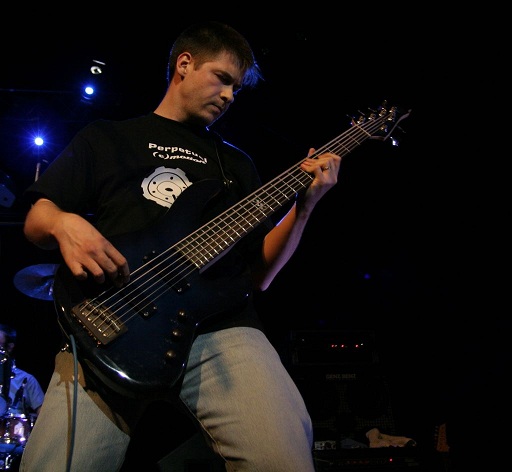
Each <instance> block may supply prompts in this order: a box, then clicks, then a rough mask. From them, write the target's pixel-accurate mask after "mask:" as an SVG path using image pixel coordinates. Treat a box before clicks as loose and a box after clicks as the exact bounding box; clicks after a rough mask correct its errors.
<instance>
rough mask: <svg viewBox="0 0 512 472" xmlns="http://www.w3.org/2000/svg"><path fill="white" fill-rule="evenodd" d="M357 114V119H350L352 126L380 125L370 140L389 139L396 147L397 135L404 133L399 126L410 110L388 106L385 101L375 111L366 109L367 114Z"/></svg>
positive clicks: (397, 142)
mask: <svg viewBox="0 0 512 472" xmlns="http://www.w3.org/2000/svg"><path fill="white" fill-rule="evenodd" d="M359 113H360V115H359V117H358V118H354V117H351V119H352V125H362V124H363V123H367V122H368V121H375V122H377V123H380V125H379V126H378V129H377V130H376V131H375V132H374V133H373V135H372V136H371V138H370V139H378V140H380V141H386V140H387V139H388V138H389V139H391V142H392V144H393V146H398V145H399V144H400V139H399V137H398V133H405V131H404V130H403V128H402V127H400V126H399V124H400V122H402V121H403V120H405V119H406V118H407V117H408V116H409V115H410V114H411V110H403V109H400V108H398V107H396V106H388V104H387V101H386V100H385V101H384V102H383V103H382V105H380V106H379V107H378V108H377V109H376V110H372V109H368V112H367V113H362V112H359Z"/></svg>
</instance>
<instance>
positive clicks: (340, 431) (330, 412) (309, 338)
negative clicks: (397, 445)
mask: <svg viewBox="0 0 512 472" xmlns="http://www.w3.org/2000/svg"><path fill="white" fill-rule="evenodd" d="M289 360H290V362H289V370H290V374H291V376H292V378H293V379H294V381H295V383H296V384H297V387H298V388H299V390H300V392H301V393H302V395H303V397H304V401H305V402H306V406H307V407H308V410H309V413H310V415H311V419H312V421H313V428H314V441H315V449H322V450H323V449H339V448H342V447H348V448H350V447H358V446H361V447H363V446H365V445H367V440H366V436H365V433H366V432H367V431H369V430H370V429H372V428H379V429H380V430H381V431H382V432H384V433H386V434H395V421H394V418H393V412H392V407H391V399H390V389H389V385H388V382H387V379H386V378H385V376H384V375H383V372H382V368H381V365H380V362H379V357H378V353H377V351H376V347H375V334H374V332H373V331H366V330H365V331H354V330H351V331H329V332H326V331H293V332H291V337H290V350H289Z"/></svg>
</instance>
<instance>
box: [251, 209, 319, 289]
mask: <svg viewBox="0 0 512 472" xmlns="http://www.w3.org/2000/svg"><path fill="white" fill-rule="evenodd" d="M309 216H310V211H306V210H305V209H301V211H298V209H297V205H293V206H292V208H291V209H290V211H289V212H288V213H287V214H286V215H285V216H284V217H283V218H282V219H281V220H280V221H279V223H278V224H277V225H276V226H275V227H274V228H273V229H272V231H270V232H269V233H268V234H267V236H266V237H265V240H264V241H263V247H262V261H261V265H260V266H259V267H258V268H257V269H256V270H255V277H254V283H255V288H257V289H259V290H266V289H267V288H268V287H269V285H270V284H271V282H272V280H274V278H275V276H276V275H277V274H278V273H279V271H280V270H281V269H282V268H283V267H284V266H285V265H286V263H287V262H288V261H289V260H290V258H291V257H292V255H293V254H294V253H295V251H296V249H297V247H298V245H299V243H300V240H301V238H302V234H303V232H304V228H305V227H306V223H307V221H308V220H309Z"/></svg>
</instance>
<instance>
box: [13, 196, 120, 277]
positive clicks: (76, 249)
mask: <svg viewBox="0 0 512 472" xmlns="http://www.w3.org/2000/svg"><path fill="white" fill-rule="evenodd" d="M23 230H24V234H25V236H26V237H27V239H28V240H29V241H31V242H32V243H34V244H35V245H36V246H39V247H40V248H42V249H56V248H59V249H60V252H61V254H62V257H63V258H64V261H65V262H66V264H67V266H68V267H69V269H70V270H71V272H72V273H73V275H74V276H75V277H77V278H78V279H80V280H83V279H86V278H87V277H88V274H90V275H91V276H92V277H93V278H94V279H95V280H96V281H97V282H98V283H102V282H104V281H105V275H107V276H108V277H109V278H110V279H111V280H112V281H113V282H114V284H116V285H118V286H120V285H122V284H124V283H126V282H127V281H128V280H129V268H128V262H127V261H126V258H125V257H124V256H123V255H122V254H121V253H120V252H119V251H118V250H117V249H116V248H115V247H114V246H113V245H112V244H111V243H110V242H109V241H108V240H107V239H106V238H105V237H104V236H103V235H102V234H101V233H100V232H99V231H98V230H97V229H96V228H95V227H94V226H93V225H92V224H91V223H89V222H88V221H87V220H86V219H84V218H82V217H81V216H79V215H77V214H74V213H69V212H65V211H63V210H61V209H60V208H59V207H58V206H57V205H55V204H54V203H53V202H52V201H50V200H48V199H46V198H41V199H39V200H38V201H37V202H36V203H35V204H34V205H33V206H32V208H31V209H30V211H29V212H28V214H27V218H26V219H25V225H24V228H23Z"/></svg>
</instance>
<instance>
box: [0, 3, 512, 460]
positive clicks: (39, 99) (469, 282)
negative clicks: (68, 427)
mask: <svg viewBox="0 0 512 472" xmlns="http://www.w3.org/2000/svg"><path fill="white" fill-rule="evenodd" d="M253 9H254V11H252V10H251V9H249V10H247V11H246V12H245V13H243V14H242V13H240V14H231V15H219V14H218V13H214V14H211V15H205V16H204V17H196V16H195V17H193V18H192V17H190V16H189V15H176V14H175V12H169V14H163V13H162V12H160V11H159V10H156V9H155V10H154V11H153V10H151V11H150V12H147V14H146V13H145V12H142V13H140V14H139V13H132V14H129V15H128V16H127V17H126V16H125V17H124V18H123V19H121V18H118V17H112V18H108V17H105V15H104V14H94V13H92V12H89V13H87V12H84V13H83V14H82V15H80V17H79V18H77V17H74V18H69V21H66V22H65V23H62V22H60V21H57V20H56V18H55V17H54V16H52V15H44V14H41V15H39V14H37V13H33V16H31V17H28V18H27V17H25V16H23V17H21V16H19V15H13V16H12V19H13V21H14V20H15V19H17V21H15V24H16V28H15V29H16V32H15V33H14V34H13V33H11V32H10V33H7V32H6V31H5V30H4V31H2V33H1V34H2V35H3V36H5V38H3V40H2V56H3V57H2V73H1V74H0V171H2V174H3V175H2V174H0V175H1V176H2V179H4V186H5V185H8V186H9V189H10V190H11V191H12V192H13V193H14V194H15V195H16V200H15V202H14V204H13V205H12V206H11V207H9V208H5V207H1V206H0V218H1V219H0V231H1V239H0V264H1V266H0V267H1V269H0V281H1V284H0V286H1V290H2V295H3V297H2V299H3V303H2V308H1V314H0V321H3V322H8V323H10V324H13V325H14V326H15V327H16V328H17V329H18V332H19V341H18V347H17V361H18V365H19V366H20V367H22V368H24V369H26V370H28V371H30V372H32V373H33V374H34V375H36V376H37V377H38V379H39V380H40V382H41V384H42V385H43V386H46V383H47V382H48V380H49V376H50V375H51V371H52V367H53V355H54V353H55V352H56V351H57V349H58V348H59V347H60V332H59V329H58V326H57V323H56V315H55V310H54V307H53V303H52V302H51V301H43V300H40V299H36V298H34V297H30V296H27V295H26V294H24V293H21V291H20V290H19V289H18V288H17V287H16V286H15V284H14V283H13V279H14V277H15V275H16V274H17V273H18V271H20V270H22V269H24V268H27V267H29V266H33V265H35V264H51V263H54V262H55V261H56V260H57V259H56V254H53V253H47V252H44V251H41V250H39V249H36V248H34V247H33V246H32V245H30V244H29V243H28V242H27V241H25V239H24V237H23V235H22V222H23V217H24V213H25V211H26V209H27V207H26V204H25V202H24V201H23V196H22V192H23V190H24V188H26V186H27V185H29V184H30V183H31V182H32V181H33V180H34V176H35V173H36V166H37V163H38V162H40V163H41V164H42V165H41V171H42V172H44V169H45V167H46V165H47V164H48V163H49V162H51V160H52V159H53V158H54V157H55V156H56V155H57V154H58V152H59V151H60V150H61V149H62V148H63V147H64V146H65V145H66V144H67V142H68V141H69V139H70V138H71V137H72V136H73V134H74V133H75V132H76V131H77V130H78V129H80V128H81V127H82V126H84V125H85V124H86V123H88V122H89V121H91V120H93V119H96V118H99V117H101V118H119V119H123V118H128V117H132V116H136V115H140V114H144V113H147V112H149V111H152V110H153V109H154V108H155V107H156V106H157V104H158V103H159V101H160V99H161V97H162V96H163V93H164V91H165V87H166V66H167V55H168V52H169V48H170V46H171V44H172V41H173V40H174V38H175V37H176V35H177V34H178V33H179V32H180V31H181V30H182V29H183V28H184V27H185V26H187V25H188V24H190V23H191V22H193V21H196V20H198V19H203V18H211V19H220V20H224V21H227V22H228V23H230V24H232V25H233V26H235V27H236V28H237V29H239V30H240V31H241V32H242V33H244V34H245V35H246V36H247V38H248V39H249V41H250V42H251V44H252V45H253V48H254V50H255V54H256V57H257V60H258V62H259V63H260V66H261V67H262V70H263V73H264V76H265V81H264V82H263V83H261V84H260V85H259V86H258V88H257V89H255V90H251V91H243V92H242V93H240V95H239V96H238V97H237V99H236V101H235V103H234V104H233V106H232V108H231V110H230V112H229V113H228V115H226V116H225V117H223V118H222V121H221V122H219V123H216V124H215V129H216V130H217V131H219V132H220V134H221V135H222V136H223V137H224V139H226V140H227V141H230V142H232V143H233V144H235V145H237V146H238V147H240V148H242V149H244V150H245V151H247V152H248V153H249V154H250V155H251V156H252V157H253V159H254V161H255V163H256V165H257V167H258V168H259V170H260V172H261V175H262V177H263V179H264V180H269V179H271V178H272V177H275V176H276V175H277V174H278V173H280V172H281V171H283V170H284V169H287V168H288V167H289V166H290V165H292V164H293V163H295V162H298V161H299V160H300V159H301V158H302V157H303V156H305V155H306V153H307V150H308V148H309V147H320V146H321V145H323V144H325V143H326V142H327V141H329V140H330V139H332V138H333V137H335V136H337V135H338V134H340V133H341V132H343V131H345V130H346V129H347V128H348V127H349V126H350V117H353V116H359V113H360V112H367V111H368V109H375V108H377V107H378V106H380V105H381V104H382V103H383V101H384V100H386V101H387V103H388V105H390V106H398V107H400V109H403V110H412V111H411V113H410V115H409V116H408V118H407V119H405V120H403V122H401V123H400V127H401V128H402V130H401V132H400V133H397V137H399V138H400V140H401V144H400V145H399V146H398V147H395V146H392V145H391V142H390V141H386V142H380V141H367V142H366V143H364V144H363V145H362V146H361V147H360V148H358V149H356V150H355V151H353V152H352V153H351V154H350V155H349V156H348V157H346V158H345V159H344V161H343V164H342V168H341V172H340V177H339V184H338V185H337V186H336V187H335V188H334V189H333V190H331V191H330V193H329V194H327V195H326V197H325V198H324V200H323V201H322V202H321V204H320V205H319V206H318V208H317V209H316V210H315V213H314V215H313V216H312V218H311V221H310V224H309V226H308V228H307V229H306V232H305V234H304V237H303V241H302V243H301V245H300V247H299V249H298V251H297V253H296V254H295V256H294V258H293V259H292V260H291V261H290V263H289V264H288V265H287V266H286V267H285V268H284V269H283V271H282V273H281V274H280V275H279V276H278V278H277V279H276V280H275V282H274V283H273V285H272V286H271V287H270V288H269V289H268V290H267V291H266V292H265V293H263V294H261V296H259V298H258V304H259V306H260V308H261V313H262V318H263V320H264V322H265V324H266V326H267V329H268V333H269V336H270V337H271V339H272V340H273V341H274V342H275V344H276V346H277V347H279V349H281V350H282V352H283V353H284V357H285V358H287V353H288V352H289V350H290V334H291V333H292V332H294V331H296V330H305V331H306V332H309V331H315V332H316V331H320V332H326V333H332V332H337V331H340V332H350V331H351V330H364V331H365V332H366V331H371V332H374V333H375V340H376V344H375V346H374V349H375V351H376V352H377V353H378V358H379V360H378V362H379V366H381V367H382V369H383V372H384V373H385V374H384V375H385V376H386V378H387V379H388V381H389V385H390V389H391V398H392V404H393V414H394V418H395V420H396V431H397V433H400V434H403V435H406V436H410V437H414V438H415V439H418V440H420V441H421V442H422V443H423V444H429V442H430V441H432V442H433V441H434V439H433V435H434V433H433V431H434V428H435V426H436V425H439V424H441V423H445V422H447V421H448V425H449V426H450V430H449V431H451V436H450V438H451V442H452V448H453V449H454V450H455V451H461V452H460V455H462V456H464V457H466V458H473V456H474V453H475V450H476V451H480V452H482V451H486V454H484V456H485V458H484V460H487V456H488V454H487V451H489V452H490V451H491V446H490V445H489V444H488V443H485V444H483V443H482V442H481V441H480V439H478V440H475V435H476V437H482V436H485V437H486V438H489V437H491V438H492V441H498V440H499V438H500V434H499V432H498V431H499V430H498V429H497V428H498V425H497V420H498V419H501V418H503V416H504V415H505V413H506V412H507V411H508V409H507V408H505V402H504V399H505V395H504V392H506V389H504V372H505V370H506V366H509V365H510V353H509V350H508V346H507V344H508V331H509V327H510V320H509V316H508V313H506V314H505V313H504V310H503V305H502V304H501V303H499V302H498V300H499V299H500V298H501V293H502V288H503V287H504V283H503V282H502V279H501V274H500V269H505V270H506V267H503V266H504V264H503V262H502V261H503V257H502V251H501V249H500V235H501V234H502V233H501V231H500V226H501V223H500V221H501V220H500V219H495V215H496V214H497V213H498V212H499V210H498V209H499V207H500V198H499V197H500V195H501V193H502V187H501V186H500V185H499V184H498V182H499V180H500V175H499V174H500V171H499V170H498V169H499V167H498V166H495V165H489V162H486V164H485V165H484V164H483V163H482V162H483V161H487V160H488V159H487V157H492V156H488V155H487V153H488V149H489V146H488V144H489V134H485V133H484V130H483V129H480V122H484V121H487V120H486V117H485V114H484V116H482V113H481V111H480V110H481V107H482V105H485V107H484V108H485V111H486V113H487V112H488V110H489V111H491V113H492V111H493V110H494V109H495V108H493V107H495V106H496V102H494V101H492V100H491V99H490V94H491V93H496V91H497V90H496V89H497V88H499V87H498V82H492V83H491V82H490V81H489V78H490V77H491V78H492V77H494V76H495V74H494V72H493V71H494V64H493V60H492V57H493V55H492V54H489V48H488V47H487V46H488V44H489V37H484V36H483V34H481V33H479V31H480V29H479V28H475V27H474V26H475V25H474V21H475V18H476V16H474V15H473V14H471V13H468V11H465V12H464V14H462V13H460V12H459V13H457V14H453V15H451V16H448V15H447V13H446V12H444V11H443V10H442V9H441V8H433V7H432V8H430V9H429V10H424V11H422V10H421V7H419V10H418V9H416V10H415V11H414V12H413V11H408V10H406V9H401V10H400V11H398V10H397V11H394V10H393V9H389V8H388V7H387V6H386V7H382V8H381V9H372V11H371V12H370V11H366V10H365V8H364V7H361V8H360V9H356V8H355V7H354V8H353V10H349V11H346V12H344V14H343V15H341V16H339V15H338V13H336V14H334V13H332V12H331V11H330V10H327V11H326V10H322V11H316V12H311V11H307V12H302V13H299V12H295V13H294V14H293V15H290V17H283V18H276V17H275V16H274V15H272V14H271V12H269V11H268V10H266V11H265V12H261V11H258V7H253ZM319 10H320V8H319ZM260 16H261V18H259V17H260ZM20 18H23V20H21V19H20ZM4 20H5V21H9V19H8V18H5V19H4ZM480 21H481V22H485V18H483V17H482V18H480ZM493 34H494V33H491V36H492V35H493ZM94 60H99V61H101V62H104V63H105V66H104V68H103V69H104V73H103V74H102V76H101V81H100V86H101V94H100V96H99V97H98V99H97V100H96V101H94V102H87V103H86V102H84V101H83V100H82V99H81V94H80V86H81V85H82V83H83V82H84V81H85V80H86V79H88V78H90V77H91V74H90V72H89V68H90V67H91V65H93V61H94ZM498 92H499V91H498ZM487 105H491V107H490V108H487ZM487 116H488V115H487ZM34 130H39V131H42V132H44V133H45V134H46V135H47V144H48V145H47V148H46V149H45V150H44V151H40V152H39V154H38V153H37V152H36V151H35V150H34V148H33V147H32V146H31V144H30V140H29V137H30V136H31V133H33V132H34ZM491 136H492V135H491ZM321 390H322V387H321V386H320V387H319V391H318V401H319V402H321V401H322V398H321V393H322V392H321ZM484 431H485V433H484ZM492 444H494V443H492ZM493 447H494V449H495V448H496V447H495V446H493ZM458 460H462V459H460V458H459V459H458ZM468 460H469V459H468Z"/></svg>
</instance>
